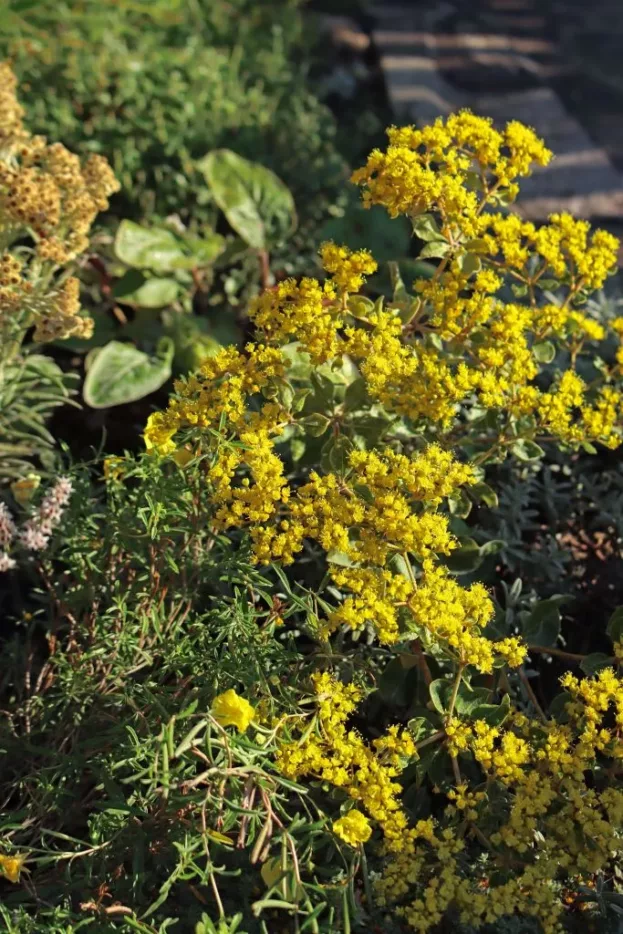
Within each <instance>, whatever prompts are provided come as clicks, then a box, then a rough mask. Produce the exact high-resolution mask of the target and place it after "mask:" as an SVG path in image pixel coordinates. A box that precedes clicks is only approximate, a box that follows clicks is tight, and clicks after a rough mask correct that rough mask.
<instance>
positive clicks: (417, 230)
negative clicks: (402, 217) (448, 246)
mask: <svg viewBox="0 0 623 934" xmlns="http://www.w3.org/2000/svg"><path fill="white" fill-rule="evenodd" d="M412 225H413V233H414V234H415V236H416V237H417V238H418V239H419V240H423V241H424V242H425V243H434V242H436V241H442V242H444V243H445V242H446V241H445V238H444V235H443V234H442V232H441V231H440V229H439V227H438V226H437V221H436V220H435V218H434V217H433V215H432V214H420V215H419V216H418V217H414V218H413V221H412Z"/></svg>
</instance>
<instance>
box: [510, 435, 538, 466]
mask: <svg viewBox="0 0 623 934" xmlns="http://www.w3.org/2000/svg"><path fill="white" fill-rule="evenodd" d="M511 451H512V452H513V454H514V455H515V457H516V458H517V459H518V460H520V461H526V462H528V461H537V460H539V458H541V457H543V455H544V454H545V451H544V450H543V448H542V447H541V446H540V445H539V444H537V443H536V441H529V440H527V439H526V438H520V439H519V440H518V441H515V442H514V443H513V444H512V445H511Z"/></svg>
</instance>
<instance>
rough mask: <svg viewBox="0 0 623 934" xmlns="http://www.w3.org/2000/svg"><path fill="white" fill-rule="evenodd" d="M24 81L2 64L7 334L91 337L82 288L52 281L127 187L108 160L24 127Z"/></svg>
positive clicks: (1, 308)
mask: <svg viewBox="0 0 623 934" xmlns="http://www.w3.org/2000/svg"><path fill="white" fill-rule="evenodd" d="M16 85H17V82H16V80H15V77H14V76H13V74H12V72H11V70H10V68H9V67H8V65H7V64H6V63H0V88H1V90H0V124H1V129H0V331H4V332H5V333H7V334H14V333H15V332H16V331H22V332H23V331H25V329H26V328H28V327H30V326H31V325H32V324H34V325H35V327H36V331H35V339H36V340H40V341H50V340H56V339H59V338H64V337H69V336H72V335H75V336H78V337H88V336H89V335H90V333H91V332H92V329H93V322H92V321H91V320H90V319H84V318H82V317H80V315H79V314H78V312H79V300H78V282H77V280H76V279H72V278H70V279H67V280H66V281H65V282H64V283H62V284H61V285H60V286H58V285H54V284H53V285H52V287H50V285H49V282H50V279H51V275H52V274H53V273H54V271H55V269H56V268H57V267H59V266H64V265H66V264H67V263H68V262H69V261H70V260H72V259H74V258H75V257H76V256H77V255H78V254H79V253H82V252H83V251H84V250H85V249H86V248H87V246H88V243H89V238H88V233H89V230H90V227H91V225H92V223H93V221H94V219H95V217H96V215H97V213H98V211H102V210H105V209H106V208H107V207H108V197H109V196H110V195H111V194H112V193H113V192H115V191H118V189H119V184H118V182H117V180H116V179H115V177H114V175H113V172H112V170H111V168H110V166H109V165H108V163H107V161H106V160H105V159H104V158H103V157H102V156H99V155H92V156H90V157H89V158H88V159H87V161H86V163H85V165H84V166H82V165H81V163H80V159H79V158H78V156H76V155H74V154H73V153H71V152H69V151H68V150H67V149H65V147H64V146H62V145H61V144H60V143H53V144H50V145H48V144H47V143H46V140H45V139H44V138H43V137H40V136H31V135H30V134H29V133H28V132H27V131H26V130H25V128H24V127H23V124H22V116H23V110H22V108H21V107H20V105H19V103H18V101H17V98H16ZM25 236H28V237H30V238H31V239H32V241H33V246H32V248H31V251H30V253H31V257H32V259H33V260H34V262H30V263H29V262H25V261H24V259H23V256H24V252H23V251H22V258H17V257H16V256H15V255H14V254H12V253H11V252H10V248H11V246H12V244H13V243H15V242H16V241H17V240H22V239H23V238H24V237H25Z"/></svg>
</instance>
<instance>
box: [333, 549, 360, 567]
mask: <svg viewBox="0 0 623 934" xmlns="http://www.w3.org/2000/svg"><path fill="white" fill-rule="evenodd" d="M327 561H328V562H329V564H338V565H339V566H340V567H343V568H352V567H354V566H355V564H354V561H351V559H350V558H349V557H348V555H347V554H345V552H343V551H336V550H335V549H332V550H331V551H328V552H327Z"/></svg>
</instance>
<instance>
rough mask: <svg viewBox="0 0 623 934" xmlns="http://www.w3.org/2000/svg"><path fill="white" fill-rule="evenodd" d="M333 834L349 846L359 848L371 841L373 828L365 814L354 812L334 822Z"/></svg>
mask: <svg viewBox="0 0 623 934" xmlns="http://www.w3.org/2000/svg"><path fill="white" fill-rule="evenodd" d="M333 833H335V834H337V836H338V837H339V838H340V839H341V840H343V841H344V842H345V843H348V845H349V846H358V845H359V844H360V843H365V842H366V841H367V840H369V839H370V837H371V835H372V827H371V826H370V822H369V821H368V818H367V817H366V815H365V814H362V813H361V811H357V810H352V811H349V812H348V814H345V815H344V817H340V819H339V820H336V821H335V822H334V824H333Z"/></svg>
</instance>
